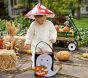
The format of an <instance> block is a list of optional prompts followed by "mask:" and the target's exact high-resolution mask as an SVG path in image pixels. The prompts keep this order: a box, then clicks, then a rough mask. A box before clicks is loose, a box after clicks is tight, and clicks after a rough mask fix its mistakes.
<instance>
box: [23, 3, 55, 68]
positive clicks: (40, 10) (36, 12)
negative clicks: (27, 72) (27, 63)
mask: <svg viewBox="0 0 88 78" xmlns="http://www.w3.org/2000/svg"><path fill="white" fill-rule="evenodd" d="M25 16H26V17H27V18H30V19H35V21H33V22H32V23H31V25H30V27H29V29H28V31H27V34H26V36H25V44H24V49H26V50H27V49H31V50H32V61H33V64H32V68H34V64H35V63H34V57H35V47H36V45H37V44H38V43H39V42H40V41H44V42H46V43H48V44H49V45H50V46H51V47H52V44H53V43H55V42H56V38H57V31H56V29H55V27H54V25H53V23H52V22H51V21H49V20H47V19H46V18H47V17H51V18H53V17H54V16H55V14H54V13H53V12H52V11H50V10H48V9H47V8H46V7H45V6H43V5H42V4H40V3H38V4H37V5H36V6H35V7H34V8H33V9H32V10H31V11H29V12H28V13H27V14H26V15H25ZM41 50H42V51H43V52H52V51H51V49H50V48H49V47H48V46H47V45H45V44H44V43H41V44H39V45H38V48H37V50H36V52H39V51H41Z"/></svg>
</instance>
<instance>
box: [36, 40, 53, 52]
mask: <svg viewBox="0 0 88 78" xmlns="http://www.w3.org/2000/svg"><path fill="white" fill-rule="evenodd" d="M42 42H43V43H45V44H47V45H48V46H49V47H50V48H51V50H52V52H53V53H54V50H53V48H52V47H51V46H50V45H49V44H48V43H47V42H45V41H40V42H39V43H38V44H37V45H36V47H35V52H36V48H37V46H38V45H39V44H40V43H42Z"/></svg>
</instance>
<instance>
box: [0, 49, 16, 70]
mask: <svg viewBox="0 0 88 78" xmlns="http://www.w3.org/2000/svg"><path fill="white" fill-rule="evenodd" d="M16 64H17V56H16V53H15V52H14V50H6V49H2V50H0V71H5V70H15V69H16Z"/></svg>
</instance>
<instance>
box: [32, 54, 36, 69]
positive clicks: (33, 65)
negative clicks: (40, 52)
mask: <svg viewBox="0 0 88 78" xmlns="http://www.w3.org/2000/svg"><path fill="white" fill-rule="evenodd" d="M34 58H35V54H34V53H32V69H34V67H35V60H34Z"/></svg>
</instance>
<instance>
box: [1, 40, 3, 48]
mask: <svg viewBox="0 0 88 78" xmlns="http://www.w3.org/2000/svg"><path fill="white" fill-rule="evenodd" d="M2 48H3V39H0V49H2Z"/></svg>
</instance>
